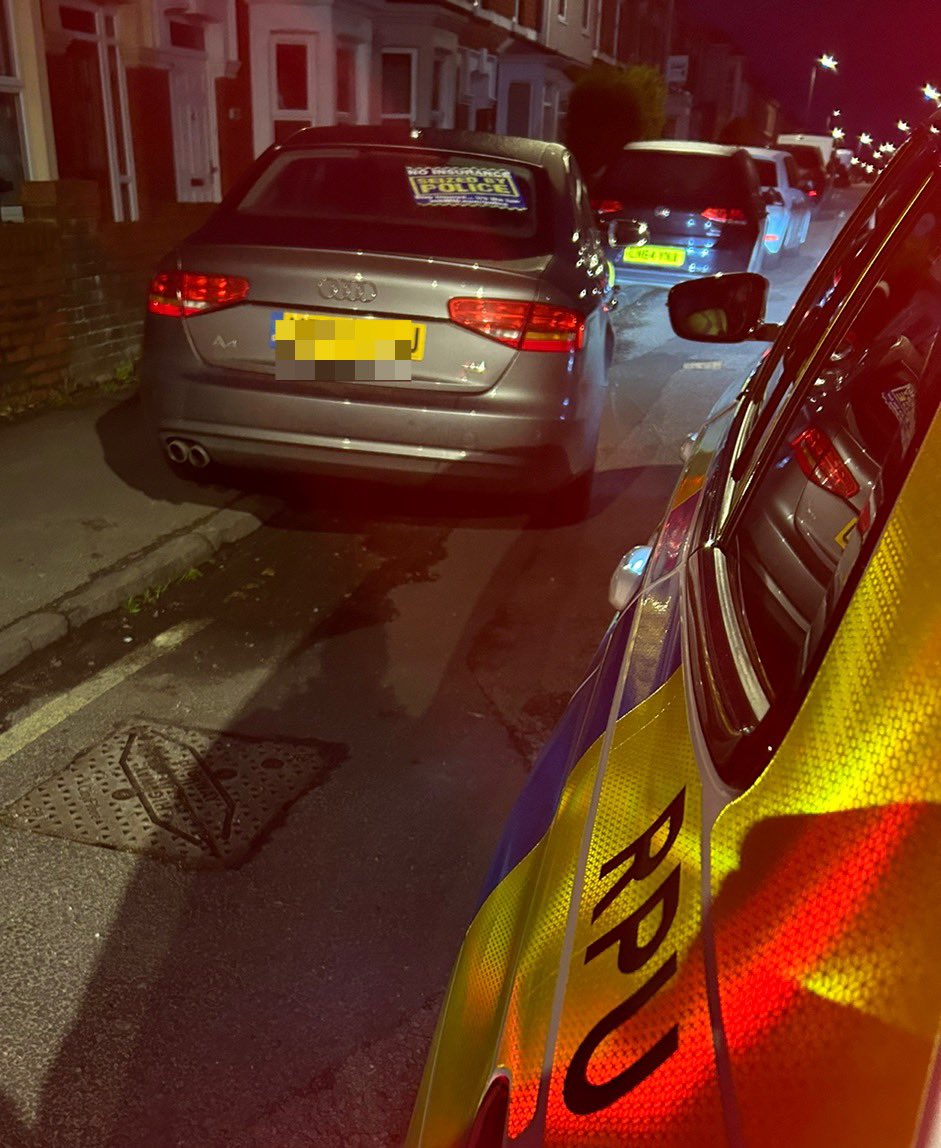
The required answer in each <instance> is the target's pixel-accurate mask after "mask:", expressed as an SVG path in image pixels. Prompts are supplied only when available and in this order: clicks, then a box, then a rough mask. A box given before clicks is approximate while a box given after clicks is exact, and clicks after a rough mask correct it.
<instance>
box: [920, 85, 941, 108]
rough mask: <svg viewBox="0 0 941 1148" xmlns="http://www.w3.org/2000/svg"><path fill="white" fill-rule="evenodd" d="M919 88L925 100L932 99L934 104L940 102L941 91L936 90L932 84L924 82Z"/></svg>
mask: <svg viewBox="0 0 941 1148" xmlns="http://www.w3.org/2000/svg"><path fill="white" fill-rule="evenodd" d="M921 90H922V92H923V93H924V96H925V99H926V100H934V102H935V103H936V104H941V92H939V91H938V89H937V88H936V87H935V86H934V84H925V86H924V87H923V88H922V89H921Z"/></svg>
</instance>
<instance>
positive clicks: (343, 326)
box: [272, 311, 425, 362]
mask: <svg viewBox="0 0 941 1148" xmlns="http://www.w3.org/2000/svg"><path fill="white" fill-rule="evenodd" d="M272 327H273V331H272V342H276V343H293V344H294V347H295V358H297V359H299V360H303V359H326V360H330V361H333V362H340V361H347V362H350V361H354V362H355V361H360V362H361V361H363V360H369V359H374V360H376V361H380V360H382V361H390V360H394V359H400V360H402V359H410V360H411V361H412V362H418V361H419V360H421V359H423V358H424V357H425V324H424V323H413V322H411V320H410V319H360V318H353V317H352V316H344V315H312V314H311V313H310V312H301V311H283V312H277V311H276V312H275V313H274V314H273V315H272Z"/></svg>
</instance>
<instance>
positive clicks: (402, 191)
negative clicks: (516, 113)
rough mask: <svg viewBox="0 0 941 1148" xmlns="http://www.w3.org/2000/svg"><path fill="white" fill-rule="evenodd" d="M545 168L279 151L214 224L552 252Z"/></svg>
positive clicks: (382, 152)
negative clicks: (249, 186) (247, 188)
mask: <svg viewBox="0 0 941 1148" xmlns="http://www.w3.org/2000/svg"><path fill="white" fill-rule="evenodd" d="M549 196H550V187H549V181H548V178H547V176H546V173H545V172H544V171H543V170H542V169H540V168H534V167H529V166H527V165H524V164H517V163H511V162H507V161H505V160H502V159H491V158H485V157H481V156H469V155H460V154H450V153H447V152H431V151H423V150H417V149H416V150H414V151H413V150H410V149H408V148H394V149H393V148H381V147H359V146H353V147H333V148H317V149H311V150H309V151H300V150H297V151H294V150H292V151H287V152H282V153H281V154H280V155H277V156H276V157H275V158H274V160H273V161H272V163H271V164H269V165H268V167H266V168H265V169H264V171H262V173H261V174H260V175H259V177H258V179H257V180H256V181H255V183H254V184H253V185H252V187H251V188H250V189H249V190H248V191H247V192H246V193H245V194H244V195H243V196H242V198H241V199H240V200H239V202H237V203H234V204H230V205H227V206H228V210H224V211H223V212H222V213H221V215H220V217H219V218H218V221H213V222H214V223H216V226H213V224H212V223H211V224H210V226H211V227H212V230H213V231H215V230H217V229H221V230H226V231H227V230H232V231H233V233H235V232H237V233H238V234H237V236H236V235H235V234H233V238H236V241H241V242H250V243H271V244H275V245H285V246H292V247H318V248H330V249H335V250H349V249H352V250H363V251H378V252H383V253H389V254H402V255H420V256H439V257H445V258H482V259H522V258H528V257H530V256H534V255H542V254H547V253H549V252H551V250H552V247H553V242H552V219H551V213H550V211H549V210H548V203H549Z"/></svg>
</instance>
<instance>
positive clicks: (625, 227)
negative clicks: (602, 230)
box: [608, 219, 650, 247]
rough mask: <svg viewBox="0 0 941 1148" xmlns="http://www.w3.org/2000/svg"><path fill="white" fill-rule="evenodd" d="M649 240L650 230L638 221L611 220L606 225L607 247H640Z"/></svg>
mask: <svg viewBox="0 0 941 1148" xmlns="http://www.w3.org/2000/svg"><path fill="white" fill-rule="evenodd" d="M649 238H650V229H649V228H648V226H647V224H646V223H642V222H641V221H640V220H639V219H612V220H611V222H610V223H609V224H608V246H609V247H642V246H643V245H644V244H645V243H646V242H647V240H648V239H649Z"/></svg>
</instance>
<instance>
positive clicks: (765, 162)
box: [748, 147, 811, 267]
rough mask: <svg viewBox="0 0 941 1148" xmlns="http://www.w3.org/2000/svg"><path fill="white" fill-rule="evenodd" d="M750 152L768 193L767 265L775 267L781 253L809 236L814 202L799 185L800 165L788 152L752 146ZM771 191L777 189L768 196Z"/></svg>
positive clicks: (765, 261)
mask: <svg viewBox="0 0 941 1148" xmlns="http://www.w3.org/2000/svg"><path fill="white" fill-rule="evenodd" d="M748 153H749V155H750V156H751V157H752V159H753V160H754V161H755V166H756V167H757V168H758V178H759V179H760V181H761V187H762V191H763V192H765V194H766V202H767V206H768V218H767V220H766V222H765V258H764V266H765V267H773V266H774V265H775V264H776V263H777V262H778V260H779V259H780V258H781V256H782V254H786V253H788V252H792V251H796V250H797V249H798V248H799V247H800V245H801V244H802V243H803V242H804V240H805V239H806V238H807V229H808V228H809V227H810V214H811V202H810V199H809V197H808V196H807V193H806V192H805V191H803V190H802V189H801V187H800V174H799V172H798V169H797V164H796V163H795V162H794V157H793V156H792V155H790V153H789V152H786V151H777V150H776V149H774V148H765V147H750V148H748ZM769 192H777V193H778V194H777V197H775V196H773V195H770V198H769ZM778 200H779V201H780V202H777V201H778Z"/></svg>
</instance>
